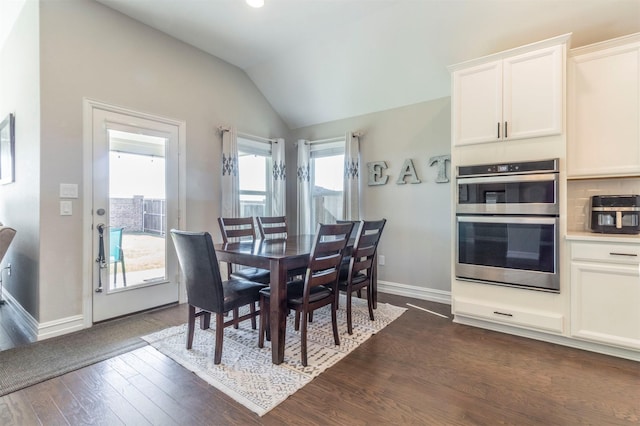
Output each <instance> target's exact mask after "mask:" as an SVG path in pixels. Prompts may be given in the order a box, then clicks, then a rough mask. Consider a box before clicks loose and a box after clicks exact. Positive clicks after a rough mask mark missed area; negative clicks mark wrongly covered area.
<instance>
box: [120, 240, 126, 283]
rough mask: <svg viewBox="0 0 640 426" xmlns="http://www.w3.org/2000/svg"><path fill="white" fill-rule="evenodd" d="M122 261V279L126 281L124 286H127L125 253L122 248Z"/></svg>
mask: <svg viewBox="0 0 640 426" xmlns="http://www.w3.org/2000/svg"><path fill="white" fill-rule="evenodd" d="M120 259H121V260H120V261H121V262H122V281H123V282H124V286H125V287H126V286H127V271H126V270H125V268H124V253H122V249H120Z"/></svg>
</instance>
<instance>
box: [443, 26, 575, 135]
mask: <svg viewBox="0 0 640 426" xmlns="http://www.w3.org/2000/svg"><path fill="white" fill-rule="evenodd" d="M567 38H568V36H564V37H562V38H556V39H554V42H555V44H554V45H551V46H549V45H548V44H549V41H545V43H543V45H544V46H545V47H539V46H537V45H536V44H534V45H529V46H526V48H520V49H514V50H512V51H508V52H503V53H502V54H497V55H492V56H490V57H487V58H484V59H481V60H476V61H471V62H467V63H464V64H459V65H455V66H453V67H451V70H452V72H453V75H452V95H453V103H452V104H453V120H452V121H453V129H452V131H453V143H454V145H468V144H476V143H483V142H494V141H505V140H512V139H525V138H533V137H539V136H547V135H555V134H561V133H562V130H563V116H564V115H563V111H564V102H563V100H564V75H565V74H564V65H565V59H564V58H565V52H566V50H565V49H566V47H565V42H566V39H567ZM541 43H542V42H541ZM558 43H560V44H558ZM523 50H524V51H523ZM496 57H497V58H496ZM490 59H492V60H490Z"/></svg>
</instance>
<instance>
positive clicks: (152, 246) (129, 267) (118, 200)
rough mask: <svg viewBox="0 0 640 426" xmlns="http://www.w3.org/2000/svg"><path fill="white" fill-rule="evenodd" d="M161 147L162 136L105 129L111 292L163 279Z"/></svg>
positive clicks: (163, 212) (164, 244) (163, 206)
mask: <svg viewBox="0 0 640 426" xmlns="http://www.w3.org/2000/svg"><path fill="white" fill-rule="evenodd" d="M165 145H166V139H165V138H161V137H154V136H148V135H140V134H134V133H127V132H122V131H115V130H110V131H109V220H108V223H109V228H108V231H109V232H108V236H109V239H108V241H109V246H108V247H109V251H108V256H109V257H108V263H109V285H108V287H107V288H109V289H111V290H124V289H127V288H131V287H135V286H140V285H149V284H153V283H159V282H164V281H166V277H167V269H166V244H167V241H166V235H167V232H166V223H167V221H166V188H165V182H166V179H165ZM106 233H107V232H106V231H105V234H106ZM105 237H106V235H105Z"/></svg>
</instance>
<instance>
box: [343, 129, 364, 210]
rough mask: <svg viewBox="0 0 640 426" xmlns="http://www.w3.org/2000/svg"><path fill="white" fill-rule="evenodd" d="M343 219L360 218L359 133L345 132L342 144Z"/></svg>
mask: <svg viewBox="0 0 640 426" xmlns="http://www.w3.org/2000/svg"><path fill="white" fill-rule="evenodd" d="M342 207H343V209H342V211H343V215H344V220H360V134H359V133H351V132H347V134H346V136H345V146H344V194H343V197H342Z"/></svg>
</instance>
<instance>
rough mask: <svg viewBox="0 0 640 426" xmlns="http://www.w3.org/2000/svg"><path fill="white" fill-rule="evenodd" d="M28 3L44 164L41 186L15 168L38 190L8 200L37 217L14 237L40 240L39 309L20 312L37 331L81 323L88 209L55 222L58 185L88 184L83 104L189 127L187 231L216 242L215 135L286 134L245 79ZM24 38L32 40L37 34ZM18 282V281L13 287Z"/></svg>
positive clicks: (214, 63)
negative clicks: (36, 47) (223, 130)
mask: <svg viewBox="0 0 640 426" xmlns="http://www.w3.org/2000/svg"><path fill="white" fill-rule="evenodd" d="M27 3H28V6H27V7H26V8H25V9H27V8H28V9H29V10H30V11H31V13H36V14H37V12H38V8H39V13H40V28H39V30H40V35H39V38H40V58H39V59H40V84H39V85H38V84H37V78H35V79H32V80H31V84H32V86H33V88H30V90H31V91H32V92H33V91H36V96H35V97H36V98H37V97H38V96H37V88H38V87H40V93H41V95H40V98H41V109H40V115H41V119H40V120H38V117H37V112H38V111H37V108H35V114H34V115H33V116H32V119H31V120H30V123H32V124H33V128H32V129H31V131H35V132H36V133H37V132H38V124H39V125H40V132H39V138H40V144H39V145H37V144H36V145H35V146H36V148H35V150H36V153H37V149H40V150H41V152H40V153H39V157H37V155H36V156H35V157H36V158H35V159H36V160H37V159H38V158H39V159H41V161H40V166H39V173H40V176H41V177H40V176H39V175H38V163H37V162H34V164H35V167H36V173H27V171H28V170H27V168H26V166H24V165H21V166H20V167H19V168H18V170H17V174H16V178H17V179H19V182H25V184H26V182H29V185H32V186H33V187H34V188H33V189H32V190H30V191H27V192H26V193H25V194H16V195H15V197H14V199H12V200H11V201H12V205H13V206H14V207H12V208H14V209H16V210H15V211H16V212H17V213H16V215H22V214H26V216H27V217H29V216H35V217H37V216H38V215H39V229H38V223H37V222H38V221H37V220H30V223H29V224H28V225H27V226H26V228H27V229H24V228H23V227H20V229H19V230H18V235H21V234H23V235H24V234H26V233H29V234H32V235H33V239H34V244H36V245H37V241H38V235H39V238H40V241H39V250H40V251H39V256H36V257H39V259H37V258H36V259H34V260H33V263H34V265H31V266H33V270H34V271H36V272H34V273H35V274H37V273H38V272H39V277H31V278H30V279H34V282H32V283H31V286H33V285H34V283H35V285H36V286H37V287H38V295H39V296H38V297H39V305H38V306H37V307H34V306H25V307H26V308H27V310H28V311H29V312H30V313H31V315H33V316H34V317H35V318H36V320H38V322H39V323H40V324H42V323H52V322H55V321H57V320H60V319H64V318H68V317H72V316H75V315H79V314H82V290H83V286H84V283H83V282H82V266H83V265H82V259H83V255H84V254H83V253H82V236H83V231H84V230H83V226H82V217H83V212H85V211H87V210H88V209H90V208H91V204H90V200H84V199H82V197H81V198H79V199H77V200H74V201H73V212H74V214H73V216H60V215H59V204H58V202H59V197H58V194H59V185H60V183H77V184H78V185H79V187H80V188H82V187H83V185H84V182H83V164H82V159H83V145H82V144H83V141H82V101H83V98H84V97H88V98H91V99H95V100H99V101H102V102H106V103H110V104H114V105H118V106H123V107H127V108H131V109H134V110H139V111H142V112H147V113H151V114H156V115H161V116H165V117H169V118H174V119H179V120H184V121H185V122H186V123H187V129H186V138H187V141H186V153H187V160H186V163H187V194H186V198H187V206H188V211H187V215H186V224H187V227H188V228H190V229H206V230H209V231H211V232H213V233H215V234H214V235H217V232H218V231H217V225H216V218H217V217H218V215H219V213H220V205H219V199H220V188H219V179H218V176H219V175H220V137H219V135H218V134H217V131H216V127H217V126H219V125H223V124H224V125H233V126H236V127H237V128H238V129H239V130H240V131H244V132H247V133H252V134H260V135H265V136H268V137H277V136H284V135H286V132H287V129H286V126H285V125H284V123H283V122H282V120H281V119H280V118H279V117H278V115H277V114H276V113H275V112H274V111H273V109H272V108H271V106H270V105H269V104H268V102H267V101H266V100H265V99H264V97H263V96H262V94H261V93H260V92H259V91H258V90H257V89H256V87H255V85H254V84H253V83H252V82H251V81H250V80H249V78H248V77H247V76H246V74H245V73H244V72H243V71H241V70H240V69H238V68H236V67H234V66H232V65H230V64H228V63H226V62H224V61H222V60H219V59H217V58H214V57H212V56H210V55H208V54H205V53H203V52H202V51H200V50H198V49H195V48H193V47H190V46H187V45H186V44H183V43H181V42H179V41H177V40H175V39H173V38H171V37H169V36H166V35H164V34H162V33H160V32H158V31H156V30H154V29H152V28H150V27H147V26H145V25H142V24H140V23H138V22H136V21H134V20H132V19H130V18H128V17H125V16H124V15H122V14H120V13H118V12H116V11H113V10H111V9H108V8H106V7H104V6H102V5H101V4H99V3H96V2H94V1H90V0H68V1H42V2H35V1H33V2H27ZM30 30H31V31H34V33H35V34H37V30H38V27H37V26H35V25H32V27H31V28H30ZM16 31H17V30H16ZM14 36H15V35H12V36H10V37H14ZM33 62H35V63H33ZM25 65H28V66H25V69H24V72H25V73H27V74H29V73H36V75H37V69H38V67H37V60H36V61H32V62H31V63H29V64H25ZM18 95H19V96H17V98H22V97H23V96H25V97H28V98H32V97H33V93H29V92H27V91H25V92H23V93H19V94H18ZM16 102H20V101H18V100H16ZM3 108H7V107H4V104H3ZM20 115H21V117H17V118H18V119H19V120H20V119H24V115H26V114H20ZM21 139H22V138H21ZM36 140H37V137H36ZM22 143H24V142H23V141H19V144H22ZM35 143H36V141H34V144H35ZM18 155H22V154H20V152H18ZM20 184H22V183H20ZM36 188H37V190H36ZM15 206H19V207H15ZM25 207H26V210H25ZM18 209H19V210H18ZM24 277H25V276H24V275H19V274H15V279H16V280H23V279H24ZM12 278H13V275H12ZM20 302H21V303H24V301H23V300H20Z"/></svg>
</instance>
